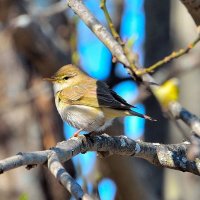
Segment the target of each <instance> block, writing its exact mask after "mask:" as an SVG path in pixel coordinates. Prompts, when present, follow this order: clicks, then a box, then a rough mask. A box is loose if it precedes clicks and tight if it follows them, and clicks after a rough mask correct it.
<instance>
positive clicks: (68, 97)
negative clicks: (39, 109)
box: [59, 80, 133, 110]
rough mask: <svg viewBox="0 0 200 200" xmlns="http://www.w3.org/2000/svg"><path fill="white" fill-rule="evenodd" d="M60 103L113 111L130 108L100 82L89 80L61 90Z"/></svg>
mask: <svg viewBox="0 0 200 200" xmlns="http://www.w3.org/2000/svg"><path fill="white" fill-rule="evenodd" d="M59 97H60V99H61V100H62V101H64V102H66V103H69V104H72V105H87V106H92V107H96V108H98V107H109V108H115V109H123V110H126V109H130V108H131V107H133V106H131V105H130V104H128V103H127V102H126V101H125V100H124V99H123V98H122V97H120V96H118V95H117V94H116V93H115V92H114V91H112V90H110V89H109V87H108V86H107V85H106V84H105V83H104V82H101V81H95V80H90V81H87V82H86V83H83V84H77V85H75V86H71V87H68V88H65V89H64V90H62V91H61V92H60V94H59Z"/></svg>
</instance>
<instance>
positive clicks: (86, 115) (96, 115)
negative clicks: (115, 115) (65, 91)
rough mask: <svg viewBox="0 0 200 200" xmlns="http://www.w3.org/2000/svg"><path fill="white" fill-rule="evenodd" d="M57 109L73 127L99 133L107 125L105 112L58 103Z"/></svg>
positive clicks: (98, 109) (82, 106)
mask: <svg viewBox="0 0 200 200" xmlns="http://www.w3.org/2000/svg"><path fill="white" fill-rule="evenodd" d="M56 104H57V109H58V112H59V114H60V115H61V117H62V119H63V120H64V121H66V122H67V123H68V124H70V125H71V126H73V127H75V128H77V129H84V130H85V131H89V132H91V131H98V130H101V129H102V127H103V126H104V125H105V124H107V123H106V118H105V116H104V113H103V111H102V110H101V109H100V108H93V107H89V106H84V105H69V104H64V103H62V102H60V103H59V102H57V103H56Z"/></svg>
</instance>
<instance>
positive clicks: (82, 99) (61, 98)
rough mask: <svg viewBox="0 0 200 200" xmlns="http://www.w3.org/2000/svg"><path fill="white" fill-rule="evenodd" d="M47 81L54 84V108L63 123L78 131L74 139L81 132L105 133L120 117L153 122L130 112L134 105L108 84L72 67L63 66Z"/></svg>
mask: <svg viewBox="0 0 200 200" xmlns="http://www.w3.org/2000/svg"><path fill="white" fill-rule="evenodd" d="M45 80H47V81H50V82H52V83H53V88H54V94H55V105H56V107H57V110H58V113H59V114H60V116H61V118H62V119H63V121H65V122H67V123H68V124H69V125H71V126H73V127H75V128H77V129H78V130H77V131H76V132H75V133H74V136H78V135H79V133H80V132H81V131H86V132H88V133H92V132H102V131H104V130H105V129H106V128H107V127H108V126H111V125H112V122H113V119H115V118H118V117H125V116H137V117H141V118H144V119H148V120H151V121H154V119H152V118H151V117H149V116H147V115H143V114H141V113H138V112H135V111H133V110H131V109H132V108H134V106H133V105H130V104H129V103H127V102H126V100H124V99H123V98H122V97H120V96H119V95H118V94H117V93H116V92H114V91H113V90H112V89H110V88H109V86H108V85H107V84H106V83H105V82H103V81H100V80H96V79H94V78H92V77H90V76H88V75H87V74H86V73H84V72H83V71H82V70H81V69H80V68H78V67H77V66H75V65H73V64H68V65H65V66H63V67H61V68H60V69H59V70H58V71H57V72H56V73H55V74H54V75H53V76H51V77H50V78H45Z"/></svg>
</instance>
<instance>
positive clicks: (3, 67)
mask: <svg viewBox="0 0 200 200" xmlns="http://www.w3.org/2000/svg"><path fill="white" fill-rule="evenodd" d="M84 3H85V4H86V6H87V7H88V8H89V9H90V11H91V12H92V13H93V14H94V15H95V16H96V17H97V18H98V19H99V20H100V22H101V23H103V24H104V25H105V26H107V25H106V20H105V17H104V14H103V12H102V10H101V9H100V8H99V5H100V1H99V0H95V1H94V0H85V1H84ZM107 5H108V10H109V13H110V15H111V17H112V19H113V22H114V25H115V27H116V29H117V31H118V32H119V33H120V35H121V37H122V39H123V40H124V41H126V42H128V43H129V46H130V47H131V48H132V49H133V50H134V52H135V53H136V55H135V56H136V57H137V59H138V63H139V65H140V66H150V65H152V64H153V63H155V62H156V61H158V60H160V59H162V58H164V57H165V56H166V55H168V54H170V53H171V52H172V51H173V50H176V49H179V48H183V47H185V46H186V45H187V44H188V43H190V42H191V41H192V40H193V39H194V38H195V37H196V34H197V33H196V25H195V24H194V22H193V20H192V18H191V16H190V15H189V14H188V12H187V10H186V9H185V7H184V6H183V5H182V4H181V3H180V1H156V0H146V1H145V0H134V1H131V0H107ZM199 51H200V49H199V48H195V49H194V50H192V52H191V53H189V54H187V55H185V56H183V57H181V58H179V59H178V60H175V61H173V62H171V63H169V64H167V65H165V66H163V67H161V68H160V69H159V70H157V71H156V72H155V73H154V74H153V76H154V77H155V79H156V81H157V83H159V84H162V83H163V82H165V81H166V80H168V79H169V78H172V77H176V78H177V81H178V82H179V90H180V95H179V101H180V102H181V104H182V105H183V106H184V107H186V108H187V109H188V110H190V111H191V112H193V113H195V114H196V115H199V114H200V106H199V102H200V95H199V94H200V87H199V85H198V81H199V75H200V69H199V67H200V61H199ZM68 63H74V64H77V65H79V66H80V67H81V68H82V70H84V71H85V72H87V73H88V74H89V75H90V76H92V77H94V78H97V79H100V80H103V81H106V82H107V83H108V85H109V86H110V87H111V88H113V89H114V90H115V91H116V92H117V93H118V94H120V95H121V96H123V97H124V98H125V99H126V100H127V101H128V102H129V103H134V104H135V103H136V107H137V108H136V111H139V112H142V113H148V115H150V116H152V117H153V118H156V119H158V122H156V123H151V122H145V121H144V120H143V119H138V118H136V117H127V118H125V119H117V120H115V122H114V125H113V126H112V127H110V128H108V130H106V133H108V134H110V135H121V134H125V135H127V136H128V137H130V138H133V139H142V140H145V141H148V142H159V143H179V142H182V141H183V140H185V138H184V136H183V134H181V131H180V129H178V128H177V126H176V125H175V124H174V123H173V122H170V121H169V120H168V119H167V118H166V116H165V115H164V114H163V112H162V109H161V108H160V106H159V103H158V102H157V101H156V99H155V98H154V97H153V96H151V95H150V94H147V93H145V92H144V91H143V92H142V95H141V88H138V87H137V84H136V83H135V82H134V81H133V80H132V79H131V78H130V77H129V76H128V75H127V73H126V71H125V70H124V69H123V66H122V65H121V64H115V63H112V56H111V54H110V52H109V51H108V49H107V48H106V47H105V46H104V45H103V44H102V43H101V42H100V41H99V40H98V39H97V38H96V37H95V36H94V34H93V33H92V32H91V31H90V30H89V29H88V28H87V27H86V26H85V25H84V24H83V22H82V21H81V20H79V18H78V17H77V16H76V15H74V14H73V13H72V12H71V10H70V9H69V8H67V6H66V3H65V1H56V0H31V1H30V0H15V1H14V0H0V93H1V95H0V152H1V153H0V159H3V158H6V157H8V156H11V155H14V154H16V153H18V152H23V151H35V150H43V149H48V148H50V147H52V146H54V145H56V143H57V142H59V141H62V140H64V139H66V138H69V137H71V136H72V134H73V133H74V131H75V129H73V128H71V127H70V126H68V125H67V124H63V122H62V120H61V119H60V117H59V115H58V113H57V111H56V108H55V105H54V97H53V90H52V85H51V84H49V83H47V82H45V81H43V80H42V78H44V77H49V76H51V75H52V74H53V73H54V72H55V71H56V70H57V69H59V68H60V67H61V66H63V65H65V64H68ZM139 100H142V101H139ZM179 125H180V126H181V127H182V129H184V130H185V132H187V134H188V135H190V130H189V129H188V128H187V127H185V126H184V124H179ZM116 130H118V131H116ZM64 166H65V168H66V169H67V171H68V172H69V173H70V174H71V175H72V176H73V177H74V178H76V180H77V181H78V182H79V183H80V184H81V186H82V187H83V188H84V190H85V191H87V192H88V193H90V194H92V195H93V196H94V197H100V198H101V199H105V200H112V199H123V200H129V199H132V200H134V199H141V200H142V199H144V200H146V199H147V200H151V199H152V200H156V199H159V200H160V199H164V200H177V199H180V200H186V199H193V200H195V199H199V195H200V190H199V185H200V179H199V177H198V176H195V175H192V174H189V173H182V172H179V171H173V170H168V169H161V168H157V167H154V166H152V165H150V164H149V163H147V162H146V161H143V160H141V159H136V158H131V157H128V158H126V157H119V156H112V157H108V158H105V159H99V158H98V157H97V155H96V153H92V152H91V153H86V154H83V155H78V156H76V157H75V158H74V159H73V160H72V161H68V162H66V163H64ZM0 194H1V195H0V200H4V199H11V200H13V199H14V200H15V199H20V200H29V199H30V200H32V199H38V200H54V199H59V200H62V199H63V200H64V199H73V198H71V197H70V195H69V194H68V192H67V191H65V189H63V187H62V186H61V185H60V184H59V183H58V182H57V180H55V178H54V177H53V176H52V175H51V173H49V172H48V170H47V169H46V168H45V167H40V166H38V167H36V168H34V169H31V170H29V171H28V170H25V169H24V168H19V169H16V170H12V171H9V172H7V173H5V174H3V175H1V176H0Z"/></svg>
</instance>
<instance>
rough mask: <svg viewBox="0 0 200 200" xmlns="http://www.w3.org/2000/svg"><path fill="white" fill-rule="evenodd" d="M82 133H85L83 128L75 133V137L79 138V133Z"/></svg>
mask: <svg viewBox="0 0 200 200" xmlns="http://www.w3.org/2000/svg"><path fill="white" fill-rule="evenodd" d="M81 131H83V129H82V128H81V129H79V130H77V131H76V132H75V133H74V135H73V137H78V136H79V133H80V132H81Z"/></svg>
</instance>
